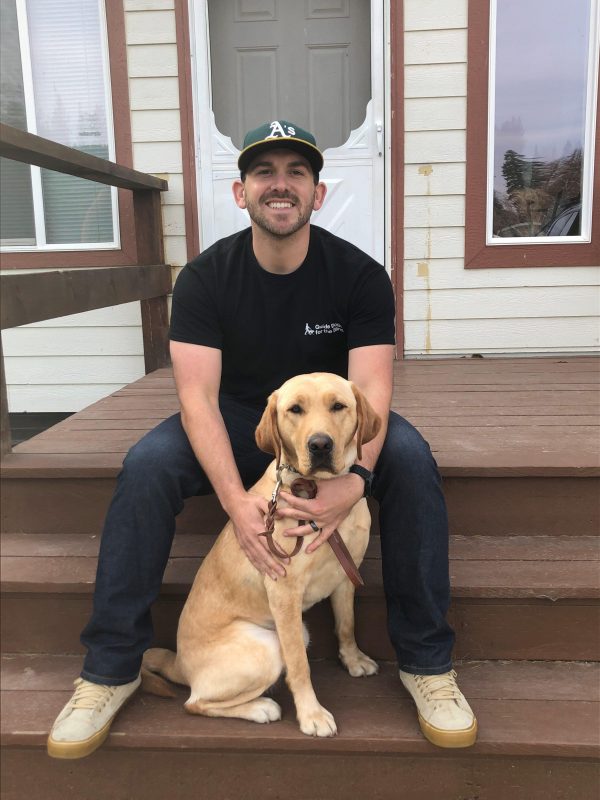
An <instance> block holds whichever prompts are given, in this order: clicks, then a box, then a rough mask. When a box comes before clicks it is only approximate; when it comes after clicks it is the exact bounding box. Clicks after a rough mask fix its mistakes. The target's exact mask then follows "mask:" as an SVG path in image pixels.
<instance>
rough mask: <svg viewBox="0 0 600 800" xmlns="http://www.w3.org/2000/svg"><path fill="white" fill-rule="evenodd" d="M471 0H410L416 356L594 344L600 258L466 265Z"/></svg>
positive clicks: (409, 278)
mask: <svg viewBox="0 0 600 800" xmlns="http://www.w3.org/2000/svg"><path fill="white" fill-rule="evenodd" d="M467 6H468V3H467V0H405V2H404V21H405V75H404V81H405V82H404V86H405V127H406V134H405V161H406V165H405V176H404V178H405V188H404V191H405V216H404V222H405V240H404V256H405V263H404V290H405V295H404V316H405V325H404V329H405V353H406V355H408V356H422V355H438V356H441V355H460V354H471V353H489V354H501V353H517V354H518V353H523V354H533V353H545V352H565V353H567V352H572V353H579V352H582V353H583V352H592V351H597V350H598V348H599V345H600V342H599V331H600V325H599V319H598V317H599V306H600V294H599V292H598V284H599V282H600V281H599V279H600V274H599V273H600V270H599V269H598V268H596V267H578V268H567V267H564V268H560V267H556V268H531V269H506V268H502V269H500V268H498V269H480V270H466V269H464V233H465V230H464V225H465V221H464V208H465V204H464V195H465V163H466V94H467Z"/></svg>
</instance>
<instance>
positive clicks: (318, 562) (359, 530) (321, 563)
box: [294, 512, 370, 611]
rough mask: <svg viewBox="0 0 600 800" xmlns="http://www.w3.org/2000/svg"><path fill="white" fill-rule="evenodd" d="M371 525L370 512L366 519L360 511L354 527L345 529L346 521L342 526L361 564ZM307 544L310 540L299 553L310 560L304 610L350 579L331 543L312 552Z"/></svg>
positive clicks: (357, 563) (341, 528)
mask: <svg viewBox="0 0 600 800" xmlns="http://www.w3.org/2000/svg"><path fill="white" fill-rule="evenodd" d="M369 527H370V518H369V514H368V512H367V514H366V519H365V515H362V514H360V515H359V519H358V520H356V521H355V522H354V524H353V526H352V529H351V531H348V530H347V529H345V528H344V526H343V525H342V526H340V534H341V535H342V537H343V539H344V542H345V544H346V547H347V548H348V551H349V552H350V555H351V556H352V560H353V561H354V563H355V564H356V566H357V567H359V566H360V564H361V562H362V560H363V557H364V554H365V551H366V549H367V544H368V541H369ZM307 544H308V542H307V543H306V544H305V545H304V546H303V548H302V552H301V553H299V554H298V556H296V558H298V559H306V562H307V570H308V571H307V578H308V579H307V581H306V585H305V589H304V594H303V598H302V610H303V611H306V610H307V609H309V608H311V607H312V606H314V605H315V603H318V602H319V601H321V600H323V599H324V598H326V597H329V596H330V595H331V594H332V592H333V591H334V590H335V589H336V588H337V587H338V586H339V585H340V583H341V582H342V581H344V580H348V577H347V576H346V573H345V572H344V568H343V567H342V565H341V564H340V562H339V561H338V559H337V557H336V555H335V553H334V552H333V550H332V549H331V547H330V546H329V544H327V543H325V544H323V545H322V546H321V547H320V548H319V549H318V550H316V551H315V552H313V553H310V554H308V555H307V554H306V553H305V552H304V550H305V548H306V545H307ZM294 560H295V559H294ZM299 566H300V563H299Z"/></svg>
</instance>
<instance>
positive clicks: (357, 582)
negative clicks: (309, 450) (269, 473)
mask: <svg viewBox="0 0 600 800" xmlns="http://www.w3.org/2000/svg"><path fill="white" fill-rule="evenodd" d="M281 485H282V481H281V476H280V472H279V471H278V477H277V483H276V484H275V489H274V490H273V494H272V496H271V499H270V500H269V505H268V511H267V515H266V517H265V524H266V530H265V531H263V533H260V534H259V536H264V537H265V538H266V540H267V544H268V546H269V550H270V551H271V553H272V554H273V555H274V556H275V557H276V558H279V559H287V558H293V557H294V556H295V555H296V554H297V553H299V552H300V550H301V548H302V540H303V538H304V537H302V536H296V544H295V545H294V549H293V550H292V552H291V553H286V552H285V550H282V549H281V548H280V547H279V545H278V544H277V542H276V541H275V540H274V539H273V532H274V530H275V512H276V511H277V501H278V498H279V490H280V489H281ZM290 490H291V492H292V494H293V495H294V496H295V497H303V498H304V499H306V500H313V499H314V498H315V497H316V496H317V484H316V483H315V481H311V480H308V479H307V478H296V480H295V481H293V482H292V484H291V485H290ZM299 524H300V525H305V524H306V521H305V520H299ZM327 541H328V542H329V545H330V547H331V549H332V550H333V552H334V553H335V555H336V557H337V560H338V561H339V562H340V564H341V565H342V567H343V569H344V572H345V573H346V575H347V576H348V577H349V578H350V580H351V581H352V583H353V584H354V586H357V587H358V586H364V585H365V583H364V581H363V579H362V578H361V575H360V572H359V571H358V568H357V566H356V564H355V563H354V560H353V559H352V556H351V555H350V553H349V551H348V548H347V547H346V544H345V542H344V540H343V539H342V537H341V536H340V533H339V531H338V530H337V529H336V530H334V532H333V533H332V534H331V536H330V537H329V538H328V539H327Z"/></svg>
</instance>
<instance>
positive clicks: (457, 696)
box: [400, 670, 477, 747]
mask: <svg viewBox="0 0 600 800" xmlns="http://www.w3.org/2000/svg"><path fill="white" fill-rule="evenodd" d="M400 680H401V681H402V683H403V684H404V686H405V688H406V689H407V690H408V691H409V692H410V694H411V695H412V698H413V700H414V701H415V703H416V705H417V710H418V712H419V725H420V726H421V730H422V731H423V733H424V734H425V737H426V738H427V739H429V741H430V742H432V744H436V745H437V746H438V747H470V746H471V745H472V744H475V739H476V738H477V720H476V719H475V715H474V714H473V711H472V710H471V707H470V706H469V704H468V703H467V701H466V700H465V697H464V695H463V693H462V692H461V691H460V689H459V688H458V686H457V684H456V672H455V671H454V670H452V671H451V672H444V673H443V674H442V675H411V674H410V673H409V672H402V670H400Z"/></svg>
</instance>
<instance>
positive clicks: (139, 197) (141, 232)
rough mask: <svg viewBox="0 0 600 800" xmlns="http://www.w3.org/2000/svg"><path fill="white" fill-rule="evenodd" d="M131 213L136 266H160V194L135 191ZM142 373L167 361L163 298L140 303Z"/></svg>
mask: <svg viewBox="0 0 600 800" xmlns="http://www.w3.org/2000/svg"><path fill="white" fill-rule="evenodd" d="M133 213H134V221H135V238H136V247H137V263H138V264H164V251H163V237H162V215H161V205H160V192H159V191H154V190H150V191H148V190H135V191H134V192H133ZM140 307H141V311H142V330H143V335H144V365H145V369H146V374H148V373H149V372H153V371H154V370H155V369H160V368H161V367H167V366H168V365H169V363H170V359H169V310H168V305H167V297H166V295H163V296H162V297H153V298H151V299H150V300H141V301H140Z"/></svg>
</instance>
